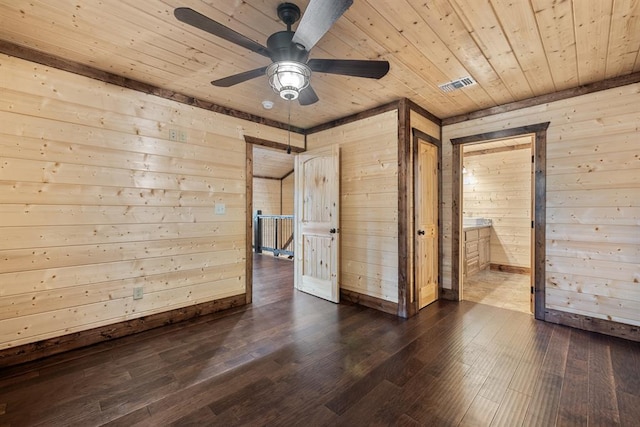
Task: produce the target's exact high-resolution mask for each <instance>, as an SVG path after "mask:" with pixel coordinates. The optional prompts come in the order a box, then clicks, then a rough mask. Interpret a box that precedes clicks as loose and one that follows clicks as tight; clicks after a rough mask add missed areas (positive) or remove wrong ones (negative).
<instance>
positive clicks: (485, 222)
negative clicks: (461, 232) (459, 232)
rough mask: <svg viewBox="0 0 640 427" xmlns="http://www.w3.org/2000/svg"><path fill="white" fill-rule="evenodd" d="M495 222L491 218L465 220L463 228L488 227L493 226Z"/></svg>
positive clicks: (463, 220)
mask: <svg viewBox="0 0 640 427" xmlns="http://www.w3.org/2000/svg"><path fill="white" fill-rule="evenodd" d="M492 223H493V221H491V219H489V218H463V219H462V226H463V227H486V226H491V224H492Z"/></svg>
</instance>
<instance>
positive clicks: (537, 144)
mask: <svg viewBox="0 0 640 427" xmlns="http://www.w3.org/2000/svg"><path fill="white" fill-rule="evenodd" d="M549 124H550V122H543V123H537V124H533V125H529V126H521V127H516V128H510V129H503V130H499V131H495V132H486V133H481V134H475V135H468V136H463V137H459V138H452V139H451V144H452V146H453V161H452V163H453V165H452V169H453V170H452V175H453V202H452V209H453V217H452V221H451V222H452V224H451V227H452V230H451V232H452V238H451V240H452V253H451V255H452V259H451V261H452V272H451V273H452V278H451V288H452V289H451V290H452V294H453V299H454V300H456V301H460V296H461V295H460V277H461V270H460V268H461V266H462V263H461V262H460V258H461V257H460V254H461V251H462V245H461V238H460V236H461V235H462V215H461V209H460V207H461V206H460V205H461V204H460V201H461V200H462V190H463V189H462V146H463V145H464V144H470V143H478V142H482V141H488V140H495V139H505V138H510V137H518V136H526V135H533V136H534V141H533V160H534V161H533V168H534V174H535V177H534V179H533V194H534V203H533V205H534V213H533V218H534V220H533V234H534V245H533V247H532V248H531V249H532V251H533V260H534V262H533V265H532V268H531V273H532V274H533V293H534V313H533V314H534V316H535V318H536V319H538V320H544V312H545V280H546V275H545V257H546V223H547V220H546V204H547V164H546V162H547V152H546V150H547V129H548V127H549Z"/></svg>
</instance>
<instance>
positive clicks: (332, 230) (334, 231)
mask: <svg viewBox="0 0 640 427" xmlns="http://www.w3.org/2000/svg"><path fill="white" fill-rule="evenodd" d="M337 232H338V230H336V229H335V228H332V229H331V230H329V233H331V234H336V233H337Z"/></svg>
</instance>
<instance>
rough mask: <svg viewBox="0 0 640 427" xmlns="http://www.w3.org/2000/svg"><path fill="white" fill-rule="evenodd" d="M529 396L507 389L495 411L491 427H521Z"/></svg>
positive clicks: (529, 400) (529, 399)
mask: <svg viewBox="0 0 640 427" xmlns="http://www.w3.org/2000/svg"><path fill="white" fill-rule="evenodd" d="M530 402H531V396H529V395H527V394H524V393H520V392H519V391H515V390H512V389H507V391H506V392H505V394H504V397H503V399H502V402H500V406H499V407H498V410H497V411H496V414H495V416H494V417H493V420H492V421H491V427H511V426H521V425H523V423H524V419H525V416H526V414H527V408H528V407H529V404H530Z"/></svg>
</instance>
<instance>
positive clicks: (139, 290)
mask: <svg viewBox="0 0 640 427" xmlns="http://www.w3.org/2000/svg"><path fill="white" fill-rule="evenodd" d="M143 295H144V294H143V291H142V287H139V288H133V299H142V296H143Z"/></svg>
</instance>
